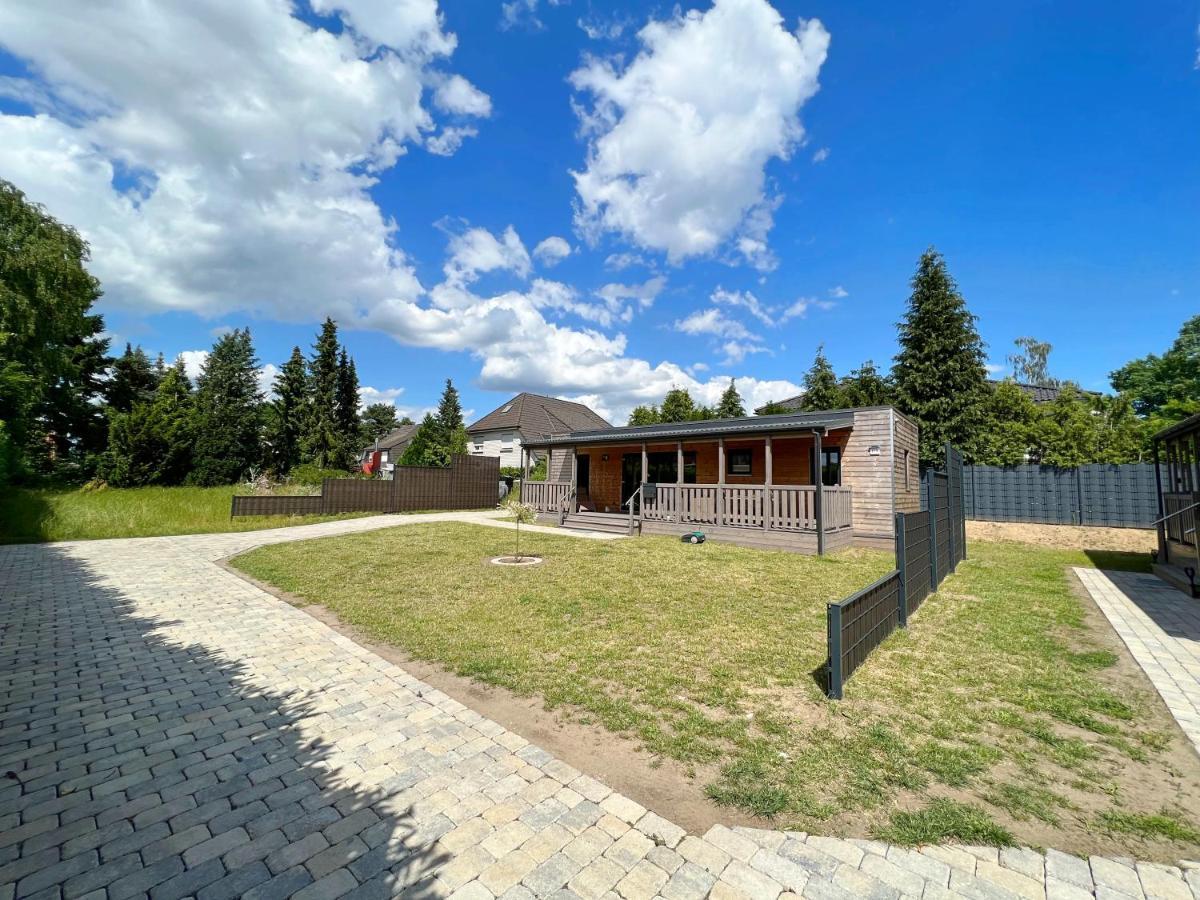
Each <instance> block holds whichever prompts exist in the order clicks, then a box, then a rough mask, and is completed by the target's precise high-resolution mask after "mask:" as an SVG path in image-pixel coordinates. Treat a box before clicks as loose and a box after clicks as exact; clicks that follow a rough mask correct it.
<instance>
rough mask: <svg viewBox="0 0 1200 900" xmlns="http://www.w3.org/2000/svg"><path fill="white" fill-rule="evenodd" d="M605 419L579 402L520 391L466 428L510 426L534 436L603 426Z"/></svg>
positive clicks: (479, 429) (492, 429)
mask: <svg viewBox="0 0 1200 900" xmlns="http://www.w3.org/2000/svg"><path fill="white" fill-rule="evenodd" d="M607 427H609V425H608V420H607V419H604V418H602V417H601V416H598V415H597V414H596V413H594V412H592V411H591V410H590V409H588V408H587V407H586V406H584V405H583V404H582V403H573V402H572V401H570V400H559V399H558V398H557V397H543V396H542V395H541V394H530V393H528V392H523V393H520V394H517V396H515V397H513V398H512V399H511V400H509V401H508V402H507V403H503V404H501V405H500V406H498V407H497V408H496V409H494V410H492V411H491V412H490V413H488V414H487V415H486V416H484V417H483V418H482V419H480V420H479V421H477V422H475V423H474V424H473V425H470V426H469V427H468V428H467V432H468V433H471V434H473V433H475V432H479V431H494V430H496V429H498V428H511V429H513V430H515V431H520V432H521V436H522V437H523V438H538V437H542V436H543V435H547V434H554V433H556V432H562V431H575V430H578V429H582V428H607Z"/></svg>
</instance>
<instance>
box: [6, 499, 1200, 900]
mask: <svg viewBox="0 0 1200 900" xmlns="http://www.w3.org/2000/svg"><path fill="white" fill-rule="evenodd" d="M428 521H468V522H478V523H480V524H487V525H489V526H492V527H510V526H509V525H508V524H507V523H503V522H497V521H495V520H494V517H493V516H491V515H490V514H480V513H453V514H432V515H420V516H405V517H372V518H363V519H352V520H347V521H342V522H326V523H321V524H317V525H310V526H302V527H298V528H288V529H279V530H272V531H264V532H247V533H241V534H229V535H197V536H189V537H170V538H146V539H134V540H125V541H96V542H74V543H63V544H49V545H38V546H16V547H3V548H0V625H3V630H2V632H0V771H4V772H11V773H12V775H10V776H9V777H8V779H6V780H5V781H0V900H19V898H24V897H27V896H28V897H33V896H37V897H54V898H64V900H75V898H88V900H92V898H95V900H116V898H123V897H143V896H147V895H148V896H149V897H151V898H154V900H158V898H173V897H185V896H190V897H197V898H199V900H231V898H235V897H249V898H282V897H291V896H297V897H303V898H306V900H308V898H313V900H315V898H333V897H341V896H347V897H355V898H375V897H379V898H383V897H391V896H415V897H451V896H453V897H458V898H463V900H474V898H479V900H488V898H493V897H503V898H506V900H530V898H534V897H564V898H568V897H584V898H586V897H623V898H626V900H637V898H642V897H645V898H650V897H653V896H662V897H665V898H669V900H689V898H697V900H699V898H703V897H706V896H712V897H753V898H758V897H764V898H770V900H774V898H777V897H778V898H783V897H794V896H805V897H830V898H847V897H874V898H880V900H884V898H888V900H891V898H897V897H900V896H902V895H903V896H923V897H925V898H941V897H956V896H969V897H1005V896H1045V897H1047V898H1054V897H1064V898H1067V897H1076V896H1099V897H1102V896H1106V895H1107V896H1117V892H1120V894H1123V895H1125V896H1132V897H1139V896H1166V897H1176V896H1178V897H1196V896H1200V894H1194V893H1193V888H1196V887H1200V878H1197V877H1196V876H1197V874H1198V870H1197V869H1196V868H1195V864H1192V865H1191V866H1189V864H1187V863H1181V864H1180V867H1173V866H1158V865H1147V864H1144V863H1140V864H1139V863H1133V862H1132V861H1126V860H1112V859H1102V858H1096V857H1093V858H1091V859H1089V860H1082V859H1079V858H1077V857H1073V856H1068V855H1066V854H1056V853H1053V852H1051V853H1050V854H1049V856H1043V855H1041V854H1039V853H1035V852H1033V851H1030V850H1011V851H1004V852H1002V853H998V852H997V851H996V850H995V849H994V848H982V847H936V848H923V849H922V850H920V851H913V850H906V849H902V848H895V847H889V846H888V845H886V844H882V843H879V842H875V841H861V840H839V839H835V838H826V837H816V836H812V837H810V836H808V835H805V834H801V833H797V832H787V833H783V832H774V831H764V830H761V829H751V828H741V827H739V828H734V829H730V828H725V827H723V826H715V827H714V828H712V829H711V830H710V831H709V832H708V833H707V834H706V835H704V836H698V835H690V834H686V832H685V831H684V830H683V829H681V828H679V827H678V826H676V825H675V824H674V823H672V822H670V821H669V820H667V819H665V818H663V817H661V815H660V814H659V813H658V812H656V811H654V810H646V809H645V808H644V807H643V806H642V805H641V804H639V803H637V802H635V801H634V800H632V799H630V798H628V797H624V796H622V795H620V794H618V793H614V792H613V791H612V790H611V789H610V788H609V787H608V786H607V785H604V784H602V783H601V782H599V781H597V780H596V779H595V778H592V777H590V776H587V775H581V774H580V773H579V772H578V771H577V770H576V769H574V768H572V767H571V766H569V765H567V764H566V763H564V762H562V761H561V760H557V759H555V758H554V757H553V756H551V755H550V754H549V753H547V752H545V751H544V750H542V749H540V748H538V747H535V746H533V745H531V744H529V742H528V741H526V740H525V739H524V738H522V737H520V736H519V735H516V734H513V733H511V732H509V731H506V730H505V729H504V728H503V727H501V726H500V725H498V724H496V723H494V722H491V721H489V720H487V719H485V718H484V717H482V716H481V715H479V714H478V713H476V712H474V711H472V710H470V709H468V708H467V707H465V706H463V705H462V704H461V703H458V702H457V701H455V700H453V699H451V698H450V697H448V696H446V695H445V694H443V693H442V692H440V691H438V690H436V689H434V688H432V687H430V686H429V685H427V684H425V683H423V682H421V681H419V680H417V679H415V678H413V677H412V676H411V675H409V674H408V673H407V672H405V671H404V670H403V669H401V668H399V667H397V666H395V665H392V664H391V663H389V662H387V661H386V660H383V659H380V658H379V657H377V656H375V655H373V654H372V653H370V652H368V651H366V650H364V649H363V648H361V647H359V646H358V645H356V644H355V643H353V642H352V641H350V640H349V639H348V638H345V637H342V636H340V635H339V634H337V633H336V632H334V631H332V630H331V629H329V628H327V627H326V626H325V625H323V624H321V623H320V622H318V621H317V620H316V619H314V618H312V617H310V616H308V615H307V614H305V613H304V612H302V611H300V610H297V609H294V608H293V607H291V606H289V605H287V604H286V603H284V602H282V601H280V600H277V599H275V598H274V597H272V596H270V595H269V594H267V593H265V592H264V591H261V590H259V589H258V588H256V587H254V586H252V585H250V584H248V583H247V582H245V581H243V580H242V579H240V578H238V577H237V576H236V575H234V574H233V573H231V572H228V571H226V570H224V569H222V568H220V567H219V566H217V565H216V564H215V563H216V562H217V561H218V560H220V559H221V558H223V557H226V556H229V555H232V554H235V553H238V552H241V551H244V550H247V549H249V548H251V547H253V546H257V545H259V544H270V543H277V542H280V541H290V540H300V539H305V538H309V537H318V536H323V535H333V534H354V533H358V532H362V531H367V530H371V529H374V528H381V527H388V526H402V525H404V524H410V523H416V522H428ZM555 533H557V534H562V532H559V531H555ZM568 534H571V536H579V535H578V533H568ZM610 538H611V536H609V535H604V536H596V537H595V539H610ZM583 539H590V538H588V537H586V536H585V537H583ZM1108 583H1109V584H1110V585H1112V582H1111V581H1110V582H1108ZM1099 584H1100V588H1098V589H1102V588H1103V583H1099ZM1125 587H1126V586H1125V585H1122V588H1121V589H1120V590H1118V589H1116V586H1115V585H1113V590H1114V591H1115V593H1117V594H1121V596H1125V593H1124V588H1125ZM1138 587H1139V589H1140V587H1141V586H1140V585H1139V586H1138ZM1101 593H1102V594H1104V591H1103V590H1101ZM1139 596H1141V595H1140V594H1139ZM1126 599H1128V598H1127V597H1126ZM1105 600H1110V601H1112V602H1111V604H1110V605H1111V606H1112V607H1113V609H1119V608H1120V607H1119V606H1118V604H1119V602H1120V600H1119V597H1116V596H1113V595H1112V593H1110V594H1108V595H1105ZM1129 603H1130V604H1132V601H1129ZM1102 605H1104V604H1103V602H1102ZM1133 607H1134V608H1128V607H1127V608H1124V609H1123V610H1122V612H1121V616H1124V619H1123V624H1127V625H1128V627H1127V628H1126V631H1127V632H1129V633H1130V634H1132V635H1135V636H1136V637H1137V639H1138V640H1140V641H1141V642H1142V644H1143V646H1145V647H1149V646H1150V645H1152V644H1153V640H1151V638H1153V639H1154V640H1157V641H1158V645H1160V646H1156V647H1155V652H1158V651H1159V650H1160V649H1163V648H1165V650H1164V652H1168V653H1171V654H1182V653H1184V652H1185V651H1186V652H1188V653H1191V652H1193V651H1194V643H1195V635H1196V631H1194V630H1193V631H1189V630H1188V629H1190V628H1191V627H1192V626H1191V625H1190V624H1189V622H1190V621H1191V620H1190V619H1189V618H1188V615H1186V614H1181V615H1182V616H1183V617H1182V618H1174V619H1171V618H1167V616H1166V612H1165V611H1160V612H1159V613H1157V614H1156V613H1155V612H1154V611H1151V612H1150V613H1149V616H1150V617H1151V618H1153V619H1154V620H1155V622H1158V623H1162V627H1159V629H1158V631H1159V632H1160V633H1161V632H1163V629H1164V628H1165V629H1166V631H1167V632H1171V633H1170V634H1163V635H1162V636H1156V635H1155V632H1154V631H1153V630H1152V629H1149V628H1148V627H1147V624H1146V621H1144V620H1143V619H1138V618H1137V615H1139V614H1140V615H1142V616H1143V617H1145V616H1146V613H1144V612H1142V611H1141V609H1140V608H1138V607H1139V604H1133ZM1107 612H1108V610H1107V609H1106V613H1107ZM1113 615H1115V613H1110V618H1111V617H1112V616H1113ZM1172 615H1175V613H1172ZM1114 624H1116V619H1114ZM1151 624H1153V623H1151ZM1118 630H1121V629H1120V628H1118ZM1188 635H1191V637H1189V636H1188ZM1122 636H1123V637H1125V636H1126V635H1124V634H1123V635H1122ZM1167 638H1169V641H1168V640H1166V639H1167ZM1126 639H1127V641H1129V640H1131V638H1129V637H1127V638H1126ZM1131 649H1133V645H1132V644H1131ZM1147 652H1148V651H1147ZM1136 653H1137V650H1135V655H1136ZM1149 658H1151V659H1154V658H1155V657H1154V656H1153V654H1152V655H1151V657H1149ZM1173 660H1174V661H1173V662H1171V664H1170V665H1168V662H1170V661H1169V660H1167V659H1166V658H1165V657H1164V658H1162V659H1159V660H1158V661H1157V663H1156V664H1157V665H1158V666H1159V667H1160V668H1161V669H1162V671H1163V672H1164V673H1166V674H1168V675H1169V676H1170V677H1171V678H1172V679H1173V684H1174V689H1175V690H1176V691H1177V692H1178V693H1179V694H1180V695H1181V696H1183V697H1185V698H1191V699H1195V692H1194V691H1192V692H1189V691H1188V690H1185V688H1186V687H1187V685H1186V683H1185V682H1184V681H1182V677H1183V676H1182V675H1180V671H1183V672H1188V671H1189V667H1193V668H1194V667H1195V665H1196V663H1195V660H1192V661H1190V662H1189V661H1188V659H1187V658H1186V657H1185V656H1181V655H1174V656H1173ZM1139 661H1140V660H1139ZM1143 664H1144V665H1147V663H1143ZM1152 677H1153V675H1152ZM1167 693H1171V692H1170V691H1168V692H1167ZM1164 696H1167V694H1166V693H1165V694H1164ZM1189 879H1190V882H1189ZM1189 885H1190V886H1189Z"/></svg>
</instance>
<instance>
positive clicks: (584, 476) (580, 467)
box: [575, 453, 592, 509]
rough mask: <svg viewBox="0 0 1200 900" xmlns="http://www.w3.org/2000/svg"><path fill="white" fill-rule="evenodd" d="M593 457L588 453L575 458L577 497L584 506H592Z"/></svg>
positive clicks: (589, 507)
mask: <svg viewBox="0 0 1200 900" xmlns="http://www.w3.org/2000/svg"><path fill="white" fill-rule="evenodd" d="M591 485H592V458H591V457H590V456H588V455H587V454H586V453H585V454H584V455H583V456H577V457H576V458H575V499H576V500H577V501H578V502H579V504H580V505H581V506H582V505H583V504H584V503H586V504H587V508H588V509H591V507H592V492H591Z"/></svg>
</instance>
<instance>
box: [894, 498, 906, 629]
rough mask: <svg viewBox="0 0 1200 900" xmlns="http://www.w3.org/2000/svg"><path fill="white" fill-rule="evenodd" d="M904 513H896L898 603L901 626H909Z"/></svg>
mask: <svg viewBox="0 0 1200 900" xmlns="http://www.w3.org/2000/svg"><path fill="white" fill-rule="evenodd" d="M904 537H905V536H904V513H896V571H897V572H899V573H900V586H899V587H898V588H897V589H896V605H897V607H898V608H899V610H900V627H901V628H907V627H908V590H907V585H908V551H907V549H906V548H905V546H904Z"/></svg>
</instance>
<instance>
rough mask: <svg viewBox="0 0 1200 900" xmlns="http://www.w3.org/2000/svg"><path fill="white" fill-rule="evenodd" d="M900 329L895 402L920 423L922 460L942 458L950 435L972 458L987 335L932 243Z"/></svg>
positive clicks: (981, 398) (982, 394) (980, 407)
mask: <svg viewBox="0 0 1200 900" xmlns="http://www.w3.org/2000/svg"><path fill="white" fill-rule="evenodd" d="M899 331H900V335H899V339H900V352H899V354H897V356H896V365H895V367H894V368H893V370H892V377H893V379H894V381H895V385H896V402H897V405H898V406H899V407H900V409H901V410H902V411H903V412H905V413H907V414H908V415H909V416H911V417H912V418H913V419H915V420H916V422H917V424H918V425H919V426H920V429H921V448H920V456H921V461H922V462H924V463H927V464H933V463H937V462H939V461H940V460H942V459H943V458H944V456H943V453H944V451H943V445H944V444H945V443H946V442H947V441H949V442H950V443H951V444H953V445H954V446H955V447H958V448H959V449H961V450H962V451H963V453H964V454H965V455H966V457H967V459H968V460H971V459H973V458H974V454H975V449H976V447H975V445H976V438H977V435H978V434H979V428H980V426H981V424H982V419H983V404H984V401H985V399H986V396H987V395H986V393H985V392H986V390H987V372H986V370H985V369H984V365H983V363H984V355H983V340H982V339H981V338H980V337H979V332H978V330H977V329H976V327H975V316H974V315H972V314H971V312H970V311H969V310H968V309H967V304H966V301H965V300H964V299H963V296H962V294H960V293H959V291H958V286H957V285H956V284H955V283H954V279H953V278H951V277H950V273H949V271H947V269H946V261H945V259H944V258H943V257H942V255H941V254H940V253H938V252H937V251H936V250H934V249H933V248H932V247H931V248H929V249H928V250H926V251H925V253H924V254H922V256H921V261H920V263H919V264H918V265H917V271H916V274H915V275H914V276H913V280H912V295H911V296H910V297H909V300H908V310H907V312H906V313H905V316H904V320H903V321H902V322H900V325H899Z"/></svg>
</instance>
